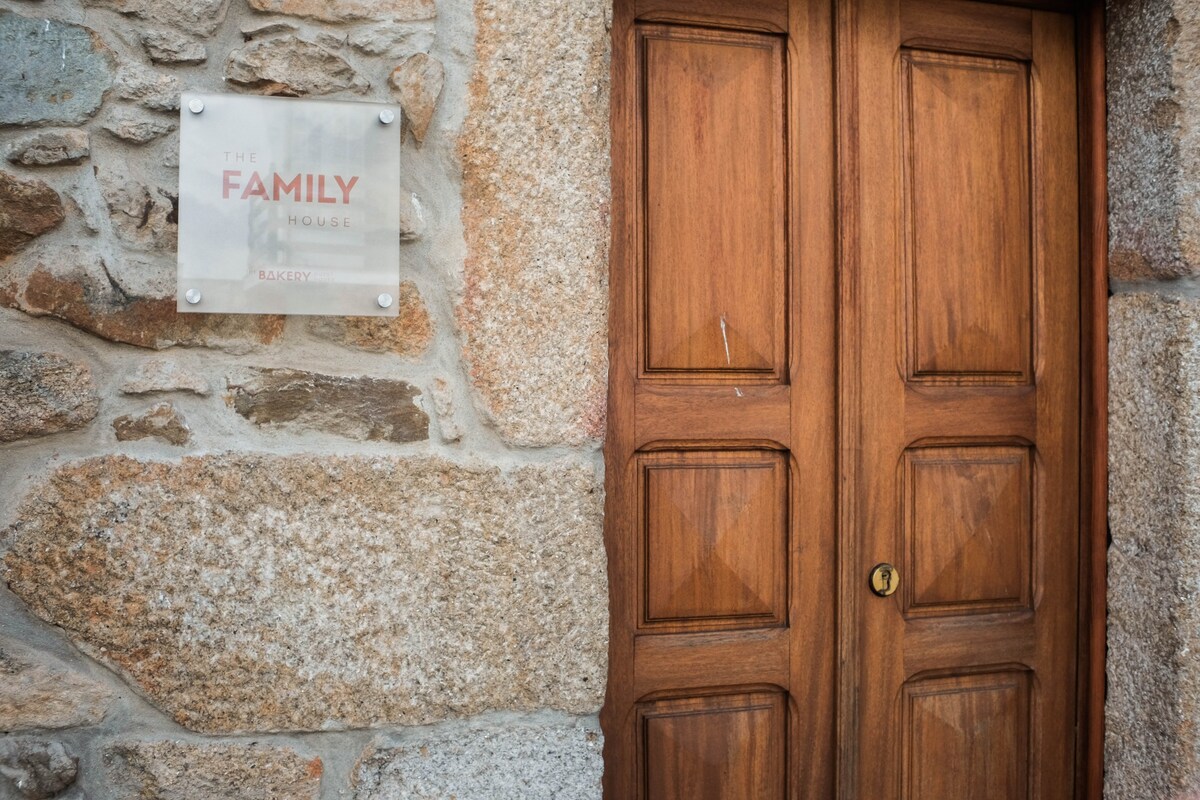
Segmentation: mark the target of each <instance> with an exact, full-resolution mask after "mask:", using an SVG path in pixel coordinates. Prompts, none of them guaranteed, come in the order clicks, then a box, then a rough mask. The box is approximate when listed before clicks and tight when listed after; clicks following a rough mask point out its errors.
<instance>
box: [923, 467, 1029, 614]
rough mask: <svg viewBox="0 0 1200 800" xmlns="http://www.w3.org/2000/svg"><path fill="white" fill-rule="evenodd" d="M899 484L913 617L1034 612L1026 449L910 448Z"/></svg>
mask: <svg viewBox="0 0 1200 800" xmlns="http://www.w3.org/2000/svg"><path fill="white" fill-rule="evenodd" d="M903 484H904V485H903V492H904V500H903V506H904V509H903V511H904V521H903V525H902V528H901V530H902V532H903V536H904V540H905V541H904V553H905V555H906V557H907V559H908V563H907V569H906V570H904V572H905V573H907V575H908V576H909V579H908V581H907V582H906V583H905V595H904V598H905V608H906V611H907V613H908V614H909V615H910V616H911V615H918V614H968V613H975V614H978V613H987V612H994V611H1001V610H1019V609H1032V594H1033V593H1032V584H1031V580H1032V573H1033V569H1032V566H1033V565H1032V561H1033V553H1034V548H1033V519H1034V516H1033V487H1034V481H1033V455H1032V452H1031V450H1030V448H1028V447H1025V446H1022V445H993V444H978V445H964V446H943V447H920V448H912V449H910V450H908V451H907V452H905V454H904V475H903Z"/></svg>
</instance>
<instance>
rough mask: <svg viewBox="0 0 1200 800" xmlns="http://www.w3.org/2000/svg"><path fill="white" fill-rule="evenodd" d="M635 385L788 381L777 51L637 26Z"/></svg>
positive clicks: (704, 34)
mask: <svg viewBox="0 0 1200 800" xmlns="http://www.w3.org/2000/svg"><path fill="white" fill-rule="evenodd" d="M641 48H642V55H641V57H642V60H643V72H642V87H641V88H642V92H643V97H642V104H643V108H642V124H643V137H644V138H643V154H642V170H643V173H644V181H645V193H644V202H643V207H642V224H643V227H644V232H643V233H644V238H643V249H644V252H643V253H642V319H643V324H642V329H643V330H642V337H641V340H642V348H643V359H644V361H643V370H644V373H643V374H648V375H654V376H658V377H671V376H675V377H687V376H688V375H691V376H692V377H699V378H708V379H711V378H712V377H713V376H714V374H717V375H719V374H721V373H726V374H728V375H729V376H731V377H736V378H740V379H742V380H747V379H753V378H758V379H759V380H763V379H766V380H770V379H776V380H778V379H781V378H782V376H783V375H784V374H785V372H786V369H785V363H784V361H785V357H784V353H785V346H784V345H785V334H784V330H785V325H784V315H785V311H786V309H785V305H786V302H785V297H786V241H785V231H786V217H787V201H786V197H785V192H784V186H785V185H786V181H785V178H786V176H785V172H784V142H785V129H784V121H783V109H784V102H783V39H782V38H780V37H778V36H771V35H765V34H753V33H733V32H717V31H708V30H701V29H689V28H674V27H666V26H646V27H644V28H642V36H641Z"/></svg>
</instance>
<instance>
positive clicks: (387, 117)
mask: <svg viewBox="0 0 1200 800" xmlns="http://www.w3.org/2000/svg"><path fill="white" fill-rule="evenodd" d="M379 121H380V122H382V123H383V124H384V125H391V124H392V123H393V122H395V121H396V112H394V111H392V110H391V109H390V108H385V109H384V110H383V111H380V112H379Z"/></svg>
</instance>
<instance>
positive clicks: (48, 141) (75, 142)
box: [8, 129, 91, 167]
mask: <svg viewBox="0 0 1200 800" xmlns="http://www.w3.org/2000/svg"><path fill="white" fill-rule="evenodd" d="M90 154H91V143H90V141H89V140H88V133H87V131H82V130H78V129H73V130H65V131H44V132H42V133H35V134H33V135H32V136H26V137H25V138H24V139H20V140H18V141H17V142H16V143H15V144H13V146H12V147H11V148H10V149H9V151H8V160H9V161H11V162H12V163H13V164H21V165H22V166H26V167H51V166H57V165H59V164H78V163H79V162H80V161H83V160H84V159H85V158H87V157H88V156H89V155H90Z"/></svg>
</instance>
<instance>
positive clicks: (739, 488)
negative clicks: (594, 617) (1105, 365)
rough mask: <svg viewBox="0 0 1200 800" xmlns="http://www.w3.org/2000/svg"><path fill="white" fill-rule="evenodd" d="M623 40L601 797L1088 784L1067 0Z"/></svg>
mask: <svg viewBox="0 0 1200 800" xmlns="http://www.w3.org/2000/svg"><path fill="white" fill-rule="evenodd" d="M613 39H614V56H613V57H614V69H613V77H614V85H613V109H612V113H613V118H614V127H613V130H614V146H613V155H614V209H613V211H614V220H613V222H614V230H615V237H614V250H613V253H612V299H613V303H612V312H611V314H612V316H611V319H612V322H611V343H612V344H611V352H612V364H611V377H610V414H611V419H610V427H609V439H608V442H607V445H606V463H607V469H608V477H607V480H608V500H607V502H608V514H607V518H608V521H607V531H606V536H607V545H608V549H609V559H610V561H609V563H610V577H611V592H612V645H611V665H610V680H609V694H608V698H607V702H606V706H605V709H604V712H603V723H604V729H605V735H606V739H605V756H606V772H605V786H606V797H608V798H609V800H717V799H718V798H720V799H721V800H780V799H782V798H817V799H819V800H829V799H831V798H834V797H841V798H863V800H866V799H867V798H870V800H901V798H903V800H1018V798H1019V799H1020V800H1031V799H1033V798H1038V799H1040V800H1063V799H1064V798H1071V797H1075V796H1076V786H1077V771H1078V764H1077V761H1078V758H1079V756H1078V744H1079V739H1078V734H1077V725H1078V722H1079V719H1080V714H1079V711H1078V708H1077V706H1078V704H1079V702H1080V701H1079V698H1078V696H1077V689H1078V687H1079V676H1078V674H1077V670H1078V667H1079V657H1078V653H1077V648H1078V646H1079V640H1080V637H1079V626H1080V578H1079V575H1080V571H1079V567H1080V529H1081V527H1080V518H1081V513H1080V504H1081V499H1082V498H1081V488H1080V462H1081V429H1082V426H1081V367H1080V365H1081V354H1082V351H1081V343H1080V324H1081V322H1080V295H1081V277H1080V276H1081V267H1080V225H1079V220H1080V217H1079V213H1080V212H1079V208H1080V189H1079V156H1078V153H1079V140H1078V132H1079V130H1078V123H1077V116H1078V114H1077V88H1076V87H1077V72H1076V46H1075V41H1076V28H1075V20H1074V18H1073V17H1072V16H1071V15H1069V14H1065V13H1059V12H1054V11H1044V10H1033V9H1030V8H1022V7H1014V6H1005V5H991V4H983V3H974V2H967V0H836V2H809V1H808V0H791V1H790V2H789V0H720V1H719V0H619V2H617V3H616V9H615V17H614V30H613ZM877 565H881V566H879V569H878V570H877V571H875V572H873V570H875V568H876V567H877ZM872 578H874V585H872ZM877 592H878V593H877ZM889 592H891V593H890V594H889Z"/></svg>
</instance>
